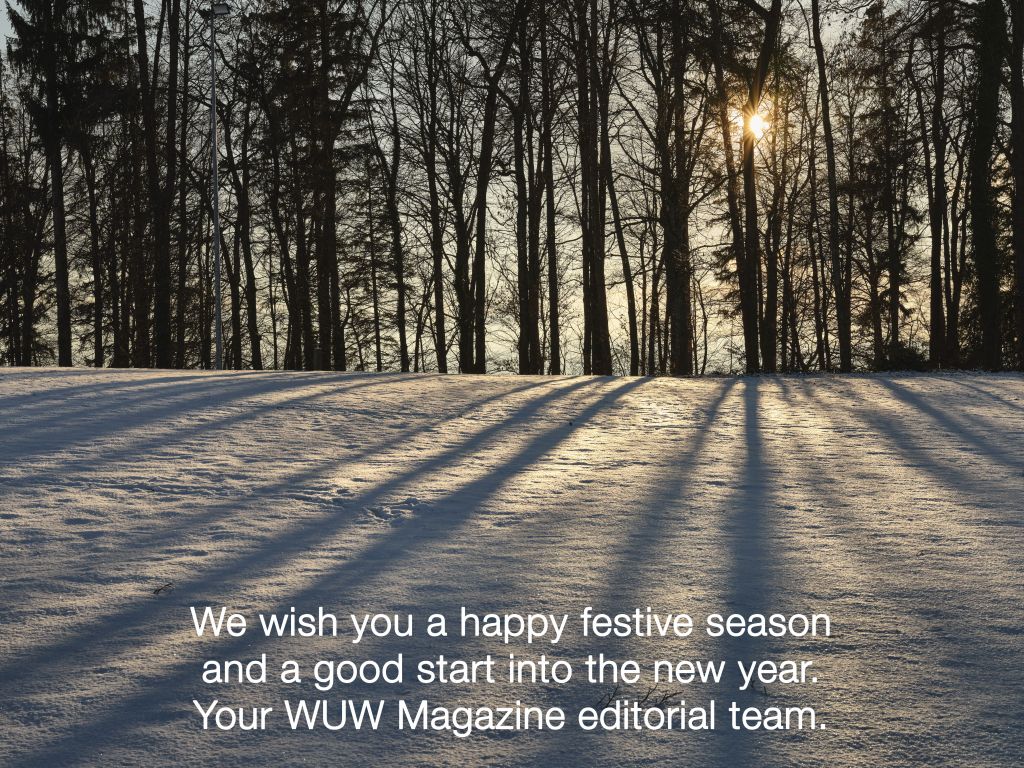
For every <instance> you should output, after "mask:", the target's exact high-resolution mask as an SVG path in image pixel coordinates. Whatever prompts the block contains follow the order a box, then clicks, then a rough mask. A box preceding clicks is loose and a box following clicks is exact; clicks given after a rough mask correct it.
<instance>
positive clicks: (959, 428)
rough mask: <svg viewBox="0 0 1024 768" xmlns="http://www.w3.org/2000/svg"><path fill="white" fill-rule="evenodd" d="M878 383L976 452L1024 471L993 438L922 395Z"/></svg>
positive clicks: (886, 382) (888, 382) (886, 381)
mask: <svg viewBox="0 0 1024 768" xmlns="http://www.w3.org/2000/svg"><path fill="white" fill-rule="evenodd" d="M877 381H878V383H879V384H881V385H882V386H883V387H885V388H886V389H887V390H889V392H891V393H892V395H893V397H894V398H895V399H896V400H897V401H899V402H901V403H903V404H904V405H907V406H910V407H911V408H914V409H915V410H916V411H917V412H918V413H920V414H922V415H924V416H926V417H927V418H929V419H931V421H932V422H933V423H935V424H937V425H939V426H941V427H942V428H943V429H946V430H947V431H949V432H951V433H952V434H954V435H957V436H958V437H961V438H963V439H964V440H966V441H967V442H968V443H970V444H971V445H972V446H974V448H975V449H976V450H978V451H979V452H981V453H983V454H984V455H985V456H987V457H988V458H989V459H991V460H992V461H995V462H997V463H1000V464H1004V465H1005V466H1007V467H1009V468H1010V469H1016V470H1022V469H1024V463H1022V462H1021V461H1020V460H1019V459H1018V460H1016V461H1015V460H1014V459H1013V458H1011V454H1010V453H1009V452H1006V451H1002V450H999V449H998V448H997V447H996V446H995V444H994V443H993V441H992V438H991V437H990V436H989V437H984V436H982V435H979V434H977V433H976V432H975V431H974V430H973V429H971V428H970V427H969V426H968V425H967V424H965V423H964V421H963V420H962V419H959V418H955V417H953V416H951V415H950V414H948V413H946V412H944V411H942V410H940V409H939V408H936V407H935V406H934V405H932V404H931V403H930V402H928V400H926V399H925V398H923V397H921V395H919V394H917V393H916V392H913V391H911V390H909V389H907V388H906V387H905V386H901V385H899V384H897V383H896V382H895V381H893V380H891V379H882V378H880V379H877Z"/></svg>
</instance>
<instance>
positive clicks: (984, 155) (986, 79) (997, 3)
mask: <svg viewBox="0 0 1024 768" xmlns="http://www.w3.org/2000/svg"><path fill="white" fill-rule="evenodd" d="M1005 35H1006V18H1005V15H1004V13H1003V0H984V1H983V2H982V3H981V5H980V6H979V7H978V18H977V21H976V27H975V39H976V41H977V46H978V65H977V67H978V83H979V85H978V87H977V89H976V93H975V101H974V115H975V129H974V143H973V145H972V148H971V156H970V176H971V235H972V238H973V244H974V262H975V268H976V269H977V275H978V309H979V313H980V319H981V350H980V352H981V355H980V361H981V365H982V366H983V367H984V368H987V369H989V370H998V369H999V368H1000V366H1001V365H1002V360H1001V357H1002V355H1001V352H1002V349H1001V346H1002V344H1001V334H1000V327H999V326H1000V314H1001V313H1000V297H999V250H998V246H997V243H996V225H995V200H994V197H995V191H994V189H993V182H992V172H991V164H992V152H993V147H994V144H995V139H996V133H997V131H998V130H999V84H1000V81H1001V80H1002V68H1003V56H1004V53H1005V45H1004V41H1005Z"/></svg>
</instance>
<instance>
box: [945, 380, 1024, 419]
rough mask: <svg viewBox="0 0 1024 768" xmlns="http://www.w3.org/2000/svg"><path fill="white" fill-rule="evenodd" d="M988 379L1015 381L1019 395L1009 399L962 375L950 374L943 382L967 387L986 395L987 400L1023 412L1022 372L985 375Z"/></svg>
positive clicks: (1023, 388)
mask: <svg viewBox="0 0 1024 768" xmlns="http://www.w3.org/2000/svg"><path fill="white" fill-rule="evenodd" d="M985 380H988V381H1007V380H1010V381H1015V382H1016V383H1017V384H1018V385H1020V388H1021V397H1020V398H1019V399H1017V400H1009V399H1007V398H1005V397H1003V396H1002V395H1000V394H997V393H995V392H991V391H989V390H988V389H986V388H985V387H982V386H980V385H979V384H976V383H975V382H973V381H968V380H967V379H966V378H965V377H963V376H950V377H949V378H947V379H944V381H945V382H947V383H949V384H951V385H953V386H956V387H960V388H961V389H969V390H970V391H972V392H977V393H978V394H979V395H982V396H984V397H987V398H988V399H989V400H991V401H993V402H995V403H998V404H999V405H1001V406H1004V407H1006V408H1010V409H1012V410H1014V411H1017V412H1018V413H1024V375H1022V374H1008V375H1003V376H993V377H986V379H985Z"/></svg>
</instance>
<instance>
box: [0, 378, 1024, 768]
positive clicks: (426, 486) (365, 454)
mask: <svg viewBox="0 0 1024 768" xmlns="http://www.w3.org/2000/svg"><path fill="white" fill-rule="evenodd" d="M0 435H2V442H0V574H2V577H0V580H2V587H0V764H3V765H19V766H20V765H26V766H58V765H102V766H110V765H192V764H196V765H199V764H204V765H205V764H209V765H220V766H242V765H245V766H252V765H298V764H306V765H335V766H365V765H374V766H381V765H387V766H398V765H402V766H405V765H422V766H440V765H457V766H477V765H500V766H506V765H507V766H544V767H547V766H552V767H557V766H577V765H578V766H626V765H678V766H684V765H693V766H714V767H718V766H721V767H723V768H724V767H726V766H729V767H735V766H824V765H828V766H865V767H866V766H905V765H950V766H954V765H955V766H972V767H978V766H981V767H984V766H1019V765H1021V764H1024V634H1022V627H1024V577H1022V572H1024V568H1022V566H1024V554H1022V551H1024V548H1022V544H1024V513H1022V505H1024V452H1022V446H1024V439H1022V438H1024V379H1022V378H1021V377H1020V376H1015V375H1005V376H966V375H964V376H863V377H861V376H856V377H849V378H825V377H815V378H797V377H782V378H774V379H742V378H741V379H712V380H696V381H672V380H654V381H651V380H644V379H602V378H564V379H540V378H513V377H487V378H480V377H447V378H444V377H437V376H397V375H335V374H318V373H291V374H280V373H278V374H270V373H224V374H214V373H200V372H162V371H161V372H108V371H104V372H92V371H84V370H76V371H63V372H59V371H55V370H16V371H5V372H3V373H0ZM167 584H169V585H172V586H171V587H169V588H167V589H165V590H162V591H160V592H159V594H154V590H156V589H158V588H159V587H161V586H162V585H167ZM205 604H211V605H220V604H224V605H227V606H230V607H232V608H233V609H235V610H238V611H241V612H243V613H254V612H256V611H260V610H264V611H266V610H275V609H281V608H284V609H287V607H289V606H293V605H294V606H296V607H298V608H300V609H312V608H315V607H316V606H317V605H324V606H325V607H327V608H328V609H333V610H336V611H339V612H341V611H349V610H358V611H362V610H371V611H374V610H381V611H387V612H402V613H404V612H414V613H416V614H417V615H418V616H425V615H426V614H427V613H430V612H434V611H437V612H442V613H448V614H450V615H452V614H456V613H457V612H458V610H459V607H460V606H462V605H469V606H473V607H475V608H477V609H479V610H481V611H486V610H492V611H520V612H531V611H537V612H540V611H550V612H553V613H555V612H557V613H561V612H567V613H573V612H578V610H579V609H581V608H582V607H583V606H586V605H593V606H595V608H597V609H598V610H603V611H608V612H612V611H619V610H632V608H633V607H636V606H640V607H646V606H648V605H650V606H652V607H654V608H656V609H658V610H661V611H664V612H669V611H675V612H689V613H692V614H694V615H695V616H702V615H705V614H706V613H710V612H714V611H721V612H726V613H727V612H732V611H739V612H744V613H746V612H754V611H763V612H770V611H781V612H805V613H809V612H811V611H827V612H828V613H829V614H830V615H831V616H832V621H833V632H834V636H833V637H832V638H831V639H829V640H822V641H795V640H785V641H778V640H776V641H764V642H761V641H757V642H755V641H751V640H744V641H737V640H730V641H724V642H723V641H722V640H714V639H712V638H709V637H707V636H706V635H703V634H701V633H694V635H693V636H692V637H691V638H689V639H688V640H686V641H680V640H675V641H674V642H669V641H665V642H652V641H650V640H644V641H632V640H631V641H614V642H608V641H605V642H601V641H593V640H583V639H581V638H579V637H578V635H573V636H572V637H569V638H567V639H566V640H564V641H563V643H562V645H561V646H560V649H559V650H558V651H557V655H558V656H559V657H562V658H569V659H571V660H574V661H579V660H581V659H582V658H584V657H585V656H586V654H588V653H591V652H596V651H600V650H603V651H605V652H606V653H609V654H614V655H616V656H619V657H627V658H628V657H634V658H639V659H650V658H654V657H656V656H665V657H666V658H710V659H718V658H735V657H747V658H758V657H768V658H785V657H787V656H789V657H797V658H806V659H810V660H813V661H814V662H815V668H816V669H817V670H818V672H817V674H818V676H819V682H818V683H817V684H815V685H813V686H797V687H793V686H790V687H784V686H775V687H774V689H773V687H772V686H768V689H769V691H768V692H769V694H770V696H769V697H768V698H766V697H765V696H764V693H763V692H761V691H757V692H754V691H748V692H746V693H734V694H733V693H728V692H724V693H721V695H723V696H726V697H728V698H735V699H737V700H738V701H740V702H741V703H744V704H750V705H753V706H766V705H771V704H776V705H783V706H789V705H793V704H798V705H804V704H807V705H810V706H815V707H817V708H818V710H819V715H820V716H821V717H822V719H823V720H824V721H825V722H826V724H827V730H822V731H814V732H802V733H801V732H784V733H775V734H765V733H756V734H755V733H750V734H747V733H734V732H730V731H725V730H722V731H719V732H715V733H710V734H708V733H705V734H695V733H679V732H672V733H665V732H647V733H644V734H642V735H640V734H636V733H629V734H621V733H610V734H586V733H581V732H580V731H579V730H577V729H576V728H574V727H571V728H566V729H565V730H563V731H561V732H559V733H554V734H553V733H550V732H542V733H536V732H528V733H518V734H511V735H509V734H503V735H479V736H474V737H472V738H469V739H456V738H454V737H452V736H451V735H450V734H432V733H423V732H414V733H410V732H398V731H395V730H394V729H392V728H390V727H389V728H387V729H386V730H383V731H381V732H377V733H372V732H371V733H367V732H359V733H356V732H350V731H345V732H341V733H329V732H326V731H323V730H318V731H313V732H291V731H289V730H288V729H287V726H282V727H277V728H274V729H273V730H270V731H266V732H262V733H240V732H237V731H236V732H231V733H220V732H203V731H202V730H201V727H200V724H201V720H200V719H199V718H198V714H197V713H196V711H195V709H194V707H193V706H192V703H191V702H192V699H193V698H194V697H199V698H205V699H207V700H208V699H210V698H212V697H213V696H215V695H221V696H222V697H223V698H224V699H225V700H230V701H232V702H240V701H245V700H246V697H247V696H249V697H251V698H252V699H253V703H256V702H257V700H258V701H259V702H262V703H269V704H279V699H280V698H282V697H285V696H288V695H291V696H292V697H293V698H298V696H296V694H295V692H294V691H284V690H282V689H283V686H280V685H278V684H274V683H271V684H269V685H268V686H266V687H264V688H263V689H262V690H258V689H253V688H249V689H244V690H245V691H248V693H246V692H243V690H240V689H239V688H238V687H237V686H233V687H232V686H225V687H223V688H218V687H217V686H210V687H204V686H203V685H202V683H201V682H200V681H199V674H200V672H201V662H202V660H204V659H205V658H208V657H210V656H217V657H220V658H228V657H244V658H248V657H254V656H258V655H259V654H260V653H264V652H266V653H268V654H269V655H270V656H271V657H272V658H288V657H295V658H299V659H306V660H309V659H315V658H320V657H329V658H331V657H339V656H342V655H344V654H346V653H347V652H350V651H351V650H352V648H353V646H348V647H346V646H345V645H344V644H343V642H342V641H341V640H331V639H323V640H320V639H318V640H308V639H302V640H273V641H269V640H265V639H263V638H262V637H261V636H257V635H254V634H249V635H246V636H245V637H244V638H243V639H242V640H230V639H228V640H225V639H220V640H210V639H202V640H200V639H197V638H196V637H195V634H194V631H193V629H192V626H191V619H190V617H189V613H188V606H190V605H205ZM344 642H346V643H347V642H348V641H347V640H346V641H344ZM440 642H441V641H437V640H429V639H426V638H425V637H423V636H422V634H418V636H417V638H414V639H413V640H411V641H409V640H402V641H400V642H399V641H395V640H388V641H375V642H372V643H370V644H369V646H368V647H367V648H363V647H361V646H360V647H358V649H357V650H358V652H359V653H361V654H363V655H373V656H378V657H386V656H387V655H388V654H393V653H397V652H398V651H399V650H402V651H405V652H406V654H407V655H409V656H412V657H424V656H428V655H436V654H437V653H441V652H443V653H446V654H450V655H451V656H459V655H461V656H463V657H474V656H477V655H482V654H485V653H488V652H496V653H499V654H501V653H507V652H510V651H511V652H516V653H524V654H529V653H531V649H530V648H529V647H527V646H525V644H521V645H513V646H511V647H509V648H508V649H506V648H504V647H503V646H500V645H495V644H494V643H493V642H485V641H482V640H481V641H476V640H474V641H469V640H467V641H462V640H460V639H458V638H454V639H453V638H448V639H447V640H445V641H443V643H444V644H443V645H439V643H440ZM605 692H606V691H604V690H599V689H598V688H595V687H592V686H588V685H577V684H575V683H570V684H569V685H568V686H567V687H565V688H563V689H559V688H558V687H556V686H539V685H538V686H536V687H529V688H527V689H526V690H525V691H524V690H522V689H518V690H516V691H509V690H505V689H502V687H501V686H498V687H496V688H490V687H488V688H480V687H462V688H455V689H453V688H450V687H448V688H445V687H442V686H418V685H416V684H415V683H413V684H411V685H407V686H406V688H405V689H403V690H401V691H399V692H397V693H398V694H401V695H406V696H410V697H414V698H419V697H429V698H430V699H431V700H432V701H435V702H436V703H438V704H442V703H444V704H449V705H453V706H454V705H456V704H464V705H465V704H470V705H473V704H485V703H490V704H501V703H505V701H506V700H512V701H514V699H515V698H517V697H519V698H522V699H524V700H525V701H529V702H530V703H533V704H541V705H545V706H554V705H558V706H565V707H566V708H567V710H568V709H569V708H571V707H573V706H586V705H591V704H594V703H596V699H598V698H599V696H600V695H603V694H604V693H605ZM302 693H303V695H304V696H307V697H310V698H319V697H320V695H319V694H316V692H315V691H314V690H313V689H312V687H311V686H304V687H303V688H302ZM641 693H642V692H641ZM366 694H368V695H371V696H389V697H393V696H395V695H396V692H395V691H394V690H385V689H383V688H378V689H372V688H365V687H364V688H356V689H355V690H342V691H340V692H339V691H338V690H337V689H336V690H335V691H334V692H333V693H331V694H325V696H326V697H328V698H341V697H345V696H353V695H366ZM711 695H715V691H713V690H709V689H707V688H696V687H694V688H692V689H691V690H690V691H688V692H687V698H688V699H691V700H692V703H695V704H696V703H701V702H702V701H704V700H706V699H707V698H708V697H709V696H711Z"/></svg>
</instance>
